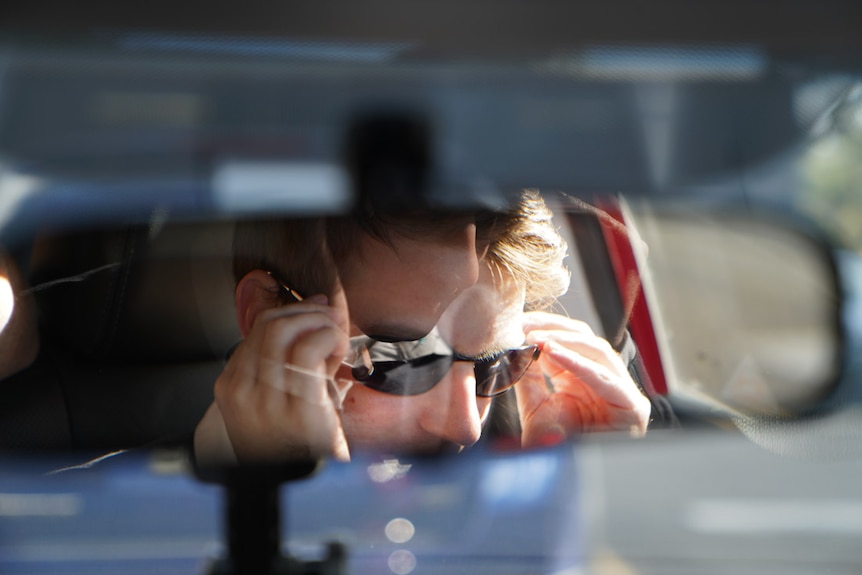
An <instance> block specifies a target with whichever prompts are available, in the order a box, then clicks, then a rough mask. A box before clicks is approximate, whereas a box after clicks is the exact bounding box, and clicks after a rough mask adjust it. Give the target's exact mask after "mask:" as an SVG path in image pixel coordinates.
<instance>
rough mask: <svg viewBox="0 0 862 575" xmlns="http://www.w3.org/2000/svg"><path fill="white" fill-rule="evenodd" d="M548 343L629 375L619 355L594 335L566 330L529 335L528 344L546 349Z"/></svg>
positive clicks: (544, 331) (537, 331) (533, 332)
mask: <svg viewBox="0 0 862 575" xmlns="http://www.w3.org/2000/svg"><path fill="white" fill-rule="evenodd" d="M548 342H553V343H554V344H556V345H560V346H562V347H566V348H568V349H570V350H572V351H573V352H575V353H578V354H579V355H582V356H584V357H586V358H587V359H589V360H591V361H594V362H596V363H600V364H602V365H604V366H606V367H608V368H609V369H611V370H613V371H614V372H615V373H617V374H619V375H626V374H628V369H627V368H626V366H625V364H624V363H623V360H622V358H620V356H619V354H618V353H617V352H616V350H614V348H613V347H611V344H610V343H608V341H607V340H605V339H603V338H600V337H598V336H596V335H593V334H592V333H589V334H587V333H583V332H572V331H564V330H536V331H532V332H530V333H529V334H528V335H527V343H532V344H536V345H539V346H541V347H542V348H544V347H545V346H546V344H547V343H548Z"/></svg>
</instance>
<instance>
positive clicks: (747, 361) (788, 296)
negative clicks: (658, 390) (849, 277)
mask: <svg viewBox="0 0 862 575" xmlns="http://www.w3.org/2000/svg"><path fill="white" fill-rule="evenodd" d="M629 220H630V223H633V224H634V228H635V229H636V230H637V232H638V233H639V236H640V239H642V240H643V244H642V245H643V246H644V249H641V250H638V249H635V252H636V254H637V256H638V262H639V266H638V267H639V268H640V271H641V278H642V281H643V283H644V292H645V297H646V300H647V304H648V306H649V309H650V311H651V313H652V318H653V326H654V329H655V331H656V335H657V338H656V339H657V341H658V346H659V349H660V354H661V357H662V365H663V368H664V371H665V374H664V375H665V377H666V378H667V384H668V389H669V393H670V395H671V396H672V397H673V398H674V399H675V401H676V402H677V403H679V404H680V405H685V406H688V407H694V408H695V409H696V410H703V409H707V410H710V411H718V412H719V413H723V414H733V413H744V414H749V415H771V416H786V415H792V414H798V413H800V412H802V411H805V410H807V409H809V408H812V407H814V406H816V405H818V404H819V402H821V401H822V400H823V399H824V398H825V397H826V396H828V394H829V393H830V392H831V391H832V390H833V389H834V387H835V386H836V385H837V383H838V376H839V373H840V370H841V360H842V356H843V352H842V344H843V335H842V327H841V293H840V292H841V290H840V287H839V283H838V274H837V270H836V268H835V255H834V254H833V253H832V251H831V249H830V248H829V247H828V244H827V243H826V242H825V241H823V240H821V239H820V238H819V237H818V235H817V233H816V232H815V231H813V230H811V229H810V228H808V227H806V226H805V225H800V223H799V222H796V223H791V222H782V221H781V220H778V219H776V218H775V217H774V216H773V217H771V218H766V217H760V216H758V215H755V214H752V213H751V212H742V211H718V212H715V213H707V212H706V211H704V210H703V209H699V210H696V211H692V210H684V209H683V210H681V209H679V208H677V209H676V210H673V211H671V210H662V209H660V208H656V207H655V206H653V207H648V206H646V205H643V204H641V205H640V206H638V207H633V208H632V209H631V210H630V213H629ZM633 243H634V244H635V247H636V248H637V247H638V246H640V245H641V242H639V241H635V242H633ZM637 252H640V253H637Z"/></svg>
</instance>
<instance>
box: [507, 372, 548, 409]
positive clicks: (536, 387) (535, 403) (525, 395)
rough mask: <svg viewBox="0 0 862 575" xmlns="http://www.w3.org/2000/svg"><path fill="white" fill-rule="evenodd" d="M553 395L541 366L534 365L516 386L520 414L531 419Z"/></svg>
mask: <svg viewBox="0 0 862 575" xmlns="http://www.w3.org/2000/svg"><path fill="white" fill-rule="evenodd" d="M550 395H551V390H550V389H548V385H547V383H546V382H545V374H544V373H543V372H542V368H541V366H539V365H538V364H533V365H531V366H530V369H528V370H527V373H525V374H524V377H522V378H521V380H520V381H519V382H518V383H517V384H516V385H515V398H516V400H517V403H518V412H519V413H521V414H522V416H523V417H529V415H530V414H532V413H533V412H534V411H536V409H537V408H538V407H539V406H540V405H541V404H542V403H543V402H544V401H545V400H546V399H547V398H548V397H549V396H550Z"/></svg>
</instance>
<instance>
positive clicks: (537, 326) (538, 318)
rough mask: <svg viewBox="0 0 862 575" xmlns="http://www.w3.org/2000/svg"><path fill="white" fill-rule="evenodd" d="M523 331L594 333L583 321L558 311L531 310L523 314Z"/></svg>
mask: <svg viewBox="0 0 862 575" xmlns="http://www.w3.org/2000/svg"><path fill="white" fill-rule="evenodd" d="M523 326H524V333H530V332H531V331H534V330H557V329H559V330H566V331H571V332H575V333H583V334H589V335H594V332H593V329H592V328H591V327H590V325H589V324H588V323H586V322H584V321H581V320H578V319H573V318H570V317H566V316H564V315H560V314H558V313H548V312H544V311H531V312H527V313H525V314H524V321H523Z"/></svg>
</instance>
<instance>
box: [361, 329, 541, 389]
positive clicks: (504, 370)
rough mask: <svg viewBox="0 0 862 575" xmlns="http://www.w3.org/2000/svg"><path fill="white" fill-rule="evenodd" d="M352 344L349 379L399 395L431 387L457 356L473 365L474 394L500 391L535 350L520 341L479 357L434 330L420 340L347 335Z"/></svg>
mask: <svg viewBox="0 0 862 575" xmlns="http://www.w3.org/2000/svg"><path fill="white" fill-rule="evenodd" d="M351 347H352V349H353V351H352V354H353V358H354V360H353V361H347V362H346V363H347V364H348V365H350V366H351V374H352V375H353V379H355V380H356V381H358V382H360V383H361V384H362V385H364V386H365V387H368V388H370V389H373V390H375V391H380V392H383V393H388V394H391V395H402V396H404V395H419V394H422V393H425V392H427V391H430V390H431V389H432V388H433V387H434V386H435V385H437V384H438V383H440V381H442V380H443V378H444V377H445V376H446V374H447V373H448V372H449V370H450V369H451V368H452V364H454V363H455V362H456V361H466V362H470V363H472V364H473V373H474V375H475V378H476V395H477V396H478V397H494V396H497V395H501V394H502V393H504V392H506V391H507V390H508V389H509V388H511V387H512V386H513V385H515V384H516V383H518V381H519V380H520V379H521V378H522V377H524V374H525V373H527V369H529V367H530V365H532V363H533V362H534V361H535V360H536V359H537V358H538V357H539V353H540V350H539V346H537V345H525V346H522V347H517V348H513V349H506V350H503V351H499V352H497V353H495V354H492V355H489V356H487V357H482V358H478V359H477V358H474V357H467V356H463V355H461V354H458V353H456V352H455V351H454V350H452V349H451V348H449V346H448V345H446V343H445V342H444V341H443V339H442V338H441V337H440V335H439V334H437V332H436V329H435V330H434V331H432V332H431V333H429V334H428V335H427V336H425V337H424V338H422V339H420V340H416V341H406V342H396V343H390V342H381V341H377V340H374V339H372V338H369V337H366V336H360V337H358V338H351ZM429 348H431V349H429ZM429 351H430V353H428V352H429Z"/></svg>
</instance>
